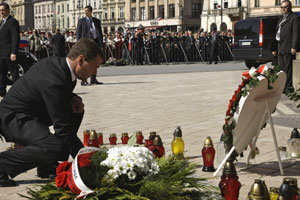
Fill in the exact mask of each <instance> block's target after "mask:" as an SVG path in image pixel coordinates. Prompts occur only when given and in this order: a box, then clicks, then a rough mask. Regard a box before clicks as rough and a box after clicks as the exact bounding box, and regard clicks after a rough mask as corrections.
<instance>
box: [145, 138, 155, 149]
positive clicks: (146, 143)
mask: <svg viewBox="0 0 300 200" xmlns="http://www.w3.org/2000/svg"><path fill="white" fill-rule="evenodd" d="M153 145H154V143H153V140H150V139H148V140H145V147H147V148H148V149H149V147H150V146H153Z"/></svg>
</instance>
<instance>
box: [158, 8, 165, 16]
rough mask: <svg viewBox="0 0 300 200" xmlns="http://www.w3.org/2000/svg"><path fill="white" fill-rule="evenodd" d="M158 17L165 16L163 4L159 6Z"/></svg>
mask: <svg viewBox="0 0 300 200" xmlns="http://www.w3.org/2000/svg"><path fill="white" fill-rule="evenodd" d="M159 17H161V18H164V17H165V6H164V5H160V6H159Z"/></svg>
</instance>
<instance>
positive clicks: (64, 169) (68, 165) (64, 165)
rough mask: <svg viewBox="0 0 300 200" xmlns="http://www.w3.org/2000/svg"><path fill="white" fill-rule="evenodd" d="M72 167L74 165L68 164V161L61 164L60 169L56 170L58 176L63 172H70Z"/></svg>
mask: <svg viewBox="0 0 300 200" xmlns="http://www.w3.org/2000/svg"><path fill="white" fill-rule="evenodd" d="M71 165H72V163H71V162H68V161H65V162H62V163H60V164H59V165H58V167H57V168H56V175H58V174H60V173H61V172H64V171H68V170H69V168H70V166H71Z"/></svg>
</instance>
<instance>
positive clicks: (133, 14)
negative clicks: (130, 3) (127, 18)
mask: <svg viewBox="0 0 300 200" xmlns="http://www.w3.org/2000/svg"><path fill="white" fill-rule="evenodd" d="M135 20H136V8H131V21H135Z"/></svg>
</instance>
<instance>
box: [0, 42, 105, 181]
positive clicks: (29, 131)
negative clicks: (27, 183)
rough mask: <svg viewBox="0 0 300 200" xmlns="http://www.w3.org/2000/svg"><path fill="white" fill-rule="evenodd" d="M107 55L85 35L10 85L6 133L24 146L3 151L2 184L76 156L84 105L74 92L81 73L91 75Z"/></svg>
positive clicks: (1, 118)
mask: <svg viewBox="0 0 300 200" xmlns="http://www.w3.org/2000/svg"><path fill="white" fill-rule="evenodd" d="M102 61H103V53H102V50H101V49H100V47H99V45H97V44H96V43H95V41H93V40H91V39H88V38H82V39H81V40H79V41H78V42H77V43H76V44H75V45H74V46H73V47H72V49H71V50H70V52H69V53H68V56H67V57H49V58H45V59H42V60H40V61H39V62H37V63H36V64H35V65H33V66H32V67H31V68H30V70H29V71H28V72H26V74H24V76H23V77H22V78H21V79H19V80H18V81H17V82H16V83H15V84H14V85H13V87H12V88H11V89H10V90H9V91H8V93H7V95H6V96H5V97H4V98H3V100H2V101H1V103H0V133H1V135H2V136H3V137H4V138H5V140H6V141H7V142H15V143H18V144H20V145H22V146H23V148H15V149H12V150H8V151H4V152H1V153H0V187H5V186H14V185H16V183H15V182H14V181H13V180H12V179H9V177H10V178H14V177H15V176H17V175H18V174H20V173H23V172H25V171H27V170H30V169H32V168H35V167H41V166H47V165H50V164H51V163H55V162H57V161H60V160H61V161H63V160H67V159H68V157H69V155H71V156H72V157H73V158H74V157H75V156H76V154H77V153H78V151H79V149H80V148H82V147H83V145H82V142H81V141H80V139H79V138H78V136H77V131H78V129H79V126H80V123H81V120H82V118H83V111H84V104H83V103H82V99H81V98H80V97H79V96H77V95H76V94H74V93H73V90H74V87H75V85H76V78H77V79H80V80H86V79H87V78H88V77H90V76H91V75H92V74H94V73H95V72H96V71H97V68H98V67H99V66H100V64H101V62H102ZM51 125H53V128H54V131H55V133H54V134H52V133H51V132H50V131H49V126H51Z"/></svg>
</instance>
